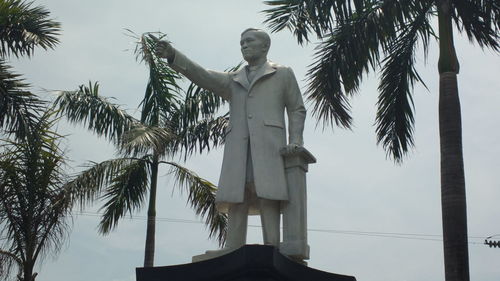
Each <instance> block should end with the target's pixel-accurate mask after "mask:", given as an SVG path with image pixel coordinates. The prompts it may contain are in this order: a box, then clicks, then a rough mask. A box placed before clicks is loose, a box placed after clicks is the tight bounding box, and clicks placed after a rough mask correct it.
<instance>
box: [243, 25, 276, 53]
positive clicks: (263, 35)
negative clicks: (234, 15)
mask: <svg viewBox="0 0 500 281" xmlns="http://www.w3.org/2000/svg"><path fill="white" fill-rule="evenodd" d="M249 31H252V32H255V35H257V37H258V38H259V39H261V40H262V41H263V42H264V44H266V45H267V48H268V49H269V47H271V37H269V34H267V32H265V31H264V30H262V29H258V28H252V27H251V28H247V29H245V30H243V32H242V33H241V36H243V34H245V33H247V32H249Z"/></svg>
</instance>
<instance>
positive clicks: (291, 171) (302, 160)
mask: <svg viewBox="0 0 500 281" xmlns="http://www.w3.org/2000/svg"><path fill="white" fill-rule="evenodd" d="M282 155H283V159H284V161H285V171H286V180H287V184H288V196H289V200H288V202H284V203H283V204H282V206H281V208H282V213H283V242H282V243H281V244H280V252H281V253H283V254H284V255H287V256H289V257H291V258H292V259H295V260H298V261H303V260H306V259H309V245H308V244H307V194H306V173H307V171H308V166H309V164H311V163H316V158H315V157H314V156H313V155H312V154H311V153H310V152H309V151H308V150H307V149H305V148H303V147H300V148H298V149H297V150H296V151H294V152H292V153H289V154H285V153H284V151H282Z"/></svg>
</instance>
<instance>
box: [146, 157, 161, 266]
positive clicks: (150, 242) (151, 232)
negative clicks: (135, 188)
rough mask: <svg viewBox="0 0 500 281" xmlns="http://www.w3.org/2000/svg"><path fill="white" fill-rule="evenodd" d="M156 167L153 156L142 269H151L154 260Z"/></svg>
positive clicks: (156, 158)
mask: <svg viewBox="0 0 500 281" xmlns="http://www.w3.org/2000/svg"><path fill="white" fill-rule="evenodd" d="M158 165H159V164H158V155H156V154H155V155H154V156H153V163H152V167H151V188H150V190H149V207H148V222H147V226H146V246H145V249H144V267H153V266H154V259H155V229H156V188H157V182H158Z"/></svg>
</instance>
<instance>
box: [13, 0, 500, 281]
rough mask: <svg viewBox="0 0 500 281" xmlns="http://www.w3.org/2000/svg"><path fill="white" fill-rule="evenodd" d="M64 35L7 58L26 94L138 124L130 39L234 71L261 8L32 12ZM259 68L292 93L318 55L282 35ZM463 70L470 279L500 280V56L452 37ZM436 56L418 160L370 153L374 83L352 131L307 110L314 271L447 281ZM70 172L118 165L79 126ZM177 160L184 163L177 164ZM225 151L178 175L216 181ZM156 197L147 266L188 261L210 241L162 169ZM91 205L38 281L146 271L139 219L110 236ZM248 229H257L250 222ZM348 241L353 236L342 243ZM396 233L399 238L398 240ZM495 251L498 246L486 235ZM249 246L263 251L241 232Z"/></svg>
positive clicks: (239, 4)
mask: <svg viewBox="0 0 500 281" xmlns="http://www.w3.org/2000/svg"><path fill="white" fill-rule="evenodd" d="M36 4H39V5H43V6H45V7H46V8H47V9H49V10H50V11H51V14H52V17H53V18H55V19H56V20H58V21H60V22H61V24H62V29H63V31H62V34H61V36H60V37H59V38H60V40H61V43H60V44H59V45H58V47H57V48H56V49H55V50H52V51H48V52H44V51H43V50H37V51H36V52H35V56H34V57H33V58H32V59H26V58H22V59H19V60H16V59H12V61H11V64H12V65H13V66H14V67H15V71H17V72H18V73H23V74H24V77H25V78H26V79H27V81H28V82H30V83H31V84H32V86H33V91H34V92H36V93H38V94H40V95H43V96H50V94H47V92H46V91H47V90H48V91H55V90H75V89H77V87H78V85H80V84H86V83H88V81H89V80H91V81H98V82H99V83H100V94H101V95H103V96H106V97H114V98H115V99H116V100H115V102H116V103H118V104H120V105H122V106H123V107H124V108H126V109H129V110H130V111H129V112H130V113H132V114H134V115H135V116H137V106H138V104H139V102H140V100H141V99H142V97H143V95H144V90H145V85H146V82H147V69H146V67H145V65H143V64H139V63H138V62H136V60H135V57H134V55H133V49H134V46H135V45H134V44H135V40H134V39H133V38H131V37H129V36H127V35H126V34H127V32H126V31H125V29H130V30H132V31H134V32H135V33H137V34H141V33H143V32H150V31H162V32H164V33H167V34H168V36H169V39H170V40H171V41H172V42H173V44H174V46H175V47H176V48H178V49H179V50H181V51H182V52H183V53H184V54H186V55H187V56H188V57H190V58H191V59H193V60H194V61H196V62H198V63H199V64H201V65H202V66H205V67H207V68H210V69H214V70H224V69H226V68H228V67H230V66H233V65H235V64H237V63H238V62H239V61H240V60H241V54H240V51H239V37H240V33H241V31H243V30H244V29H246V28H248V27H257V28H263V29H265V26H264V25H263V24H262V22H263V20H264V15H263V14H262V13H259V12H260V11H261V10H263V9H265V8H266V6H265V5H264V4H262V2H261V1H248V0H217V1H200V0H198V1H194V0H183V1H170V0H169V1H165V0H164V1H150V0H147V1H146V0H145V1H123V0H122V1H118V0H108V1H95V0H87V1H68V0H66V1H62V0H52V1H50V0H45V1H36ZM271 39H272V46H271V50H270V52H269V55H268V57H269V59H270V60H272V61H274V62H278V63H280V64H283V65H288V66H291V67H292V68H293V69H294V71H295V74H296V76H297V79H298V80H299V84H300V85H301V87H302V89H305V86H306V83H305V81H304V78H305V73H306V71H307V66H308V65H309V64H310V63H311V62H312V57H313V52H314V46H315V45H314V44H310V45H308V46H304V47H301V46H299V45H297V44H296V41H295V40H294V38H293V37H292V35H291V33H289V32H288V31H283V32H280V33H277V34H271ZM456 47H457V53H458V56H459V60H460V66H461V68H460V70H461V72H460V75H459V77H458V79H459V91H460V96H461V104H462V117H463V120H462V125H463V147H464V159H465V172H466V189H467V208H468V224H469V226H468V228H469V236H470V239H469V241H470V244H469V257H470V274H471V280H484V281H488V280H491V281H493V280H499V278H500V267H499V266H498V265H499V264H500V249H498V248H497V249H495V248H488V247H487V246H485V245H482V242H483V241H484V238H485V237H487V236H490V235H495V234H500V224H499V223H498V219H499V218H500V204H499V198H500V180H499V172H500V162H499V161H498V158H499V156H500V146H499V144H500V130H499V129H498V128H499V123H500V110H499V108H500V95H499V93H498V89H499V87H500V82H499V77H500V76H499V74H500V59H499V55H498V54H495V53H494V52H492V51H490V50H481V49H480V48H479V47H478V46H477V45H476V46H474V45H470V44H469V42H468V40H467V39H466V38H464V37H461V36H457V37H456ZM436 62H437V48H436V43H435V42H432V43H431V47H430V52H429V56H428V58H427V60H425V59H424V56H423V53H422V51H421V50H419V51H418V56H417V64H418V69H419V70H420V74H421V76H422V77H423V79H424V80H425V82H426V83H427V86H428V90H426V89H425V88H424V87H422V86H420V85H418V86H416V87H415V91H414V102H415V108H416V114H415V119H416V127H415V143H416V147H415V149H414V150H413V151H412V152H411V153H410V154H409V156H408V157H407V159H406V160H405V161H404V163H403V164H401V165H396V164H394V163H393V162H392V161H391V160H389V159H387V157H386V154H385V152H384V150H383V149H382V147H380V146H377V145H376V136H375V133H374V132H375V127H374V120H375V104H376V100H377V96H378V93H377V78H378V75H370V76H367V77H365V79H364V81H363V85H362V87H361V89H360V91H359V94H358V95H357V96H356V97H355V98H354V99H353V102H352V110H353V117H354V127H353V130H352V131H346V130H342V129H339V128H333V129H332V128H330V127H327V128H325V129H323V128H322V126H318V127H316V120H315V118H314V117H313V116H312V115H311V114H310V113H311V110H310V111H309V112H308V113H309V114H308V117H307V118H308V119H307V122H306V129H305V137H304V138H305V146H306V148H308V149H309V150H310V151H311V152H312V153H313V154H314V155H315V156H316V157H317V159H318V162H317V164H314V165H311V166H310V171H309V173H308V207H309V208H308V221H309V226H308V227H309V229H310V230H309V232H308V235H309V245H310V247H311V259H310V261H309V265H310V266H311V267H313V268H316V269H320V270H324V271H329V272H335V273H339V274H347V275H353V276H355V277H356V278H357V280H358V281H382V280H383V281H392V280H394V281H396V280H397V281H400V280H407V281H417V280H443V279H444V269H443V250H442V242H441V236H440V234H441V207H440V179H439V138H438V136H439V133H438V116H437V107H438V95H437V94H438V72H437V66H436ZM59 130H60V133H62V134H66V135H68V141H67V150H68V156H69V158H70V159H71V160H72V162H71V166H72V167H73V169H74V172H76V171H78V170H80V169H81V168H80V167H81V165H83V164H84V163H85V162H86V161H89V160H90V161H102V160H106V159H109V158H112V157H114V149H113V147H112V146H111V145H109V144H108V143H107V142H106V141H105V140H103V139H99V138H97V137H96V136H94V135H92V134H91V133H88V132H87V131H86V130H85V129H84V128H83V127H81V126H74V125H68V124H64V123H63V124H61V125H60V127H59ZM177 160H179V161H180V159H177ZM221 162H222V149H218V150H215V151H212V152H210V153H209V154H203V155H197V156H194V157H191V158H190V159H189V160H188V161H187V162H186V163H184V164H185V166H187V167H189V168H191V169H192V170H194V171H196V172H197V173H198V174H199V175H200V176H203V177H205V178H207V179H209V180H211V181H212V182H214V183H217V180H218V176H219V170H220V166H221ZM161 175H162V178H161V179H160V182H159V184H160V186H159V188H160V191H159V193H158V208H157V216H158V218H159V220H158V223H157V229H156V230H157V232H156V237H157V240H156V261H155V265H158V266H160V265H175V264H182V263H188V262H190V260H191V257H192V256H193V255H198V254H201V253H203V252H204V251H205V250H207V249H215V248H216V247H217V244H216V243H215V242H214V241H211V240H208V239H207V237H208V231H207V230H206V228H205V226H204V225H203V224H201V223H197V221H199V219H197V218H196V217H195V215H194V212H193V211H192V210H191V209H190V208H189V207H188V206H187V205H186V196H185V194H181V193H179V192H178V191H177V190H176V191H172V190H173V189H172V181H170V180H169V177H168V173H167V171H166V170H165V171H162V172H161ZM98 209H99V204H96V205H94V206H92V207H90V208H88V209H86V210H85V212H86V213H84V214H81V215H77V216H75V217H74V224H73V229H72V232H71V234H70V236H69V239H68V240H67V242H66V244H65V246H64V247H63V249H62V251H61V252H60V254H59V255H58V256H56V257H49V258H47V259H45V261H44V262H43V264H42V267H39V269H38V270H39V277H38V278H37V281H49V280H50V281H65V280H72V281H84V280H85V281H86V280H93V281H130V280H135V271H134V270H135V267H139V266H141V265H142V263H143V251H144V239H145V228H146V221H145V219H144V216H145V212H144V210H143V211H142V212H140V213H137V214H135V215H134V217H133V218H131V219H124V220H123V221H121V222H120V224H119V226H118V228H117V229H116V230H115V231H114V232H112V233H111V234H110V235H108V236H101V235H99V234H98V232H97V224H98V221H99V218H98V217H97V212H98ZM250 224H251V225H259V219H258V218H257V217H252V218H251V220H250ZM346 231H347V232H349V233H346ZM401 234H403V235H401ZM496 239H497V240H500V236H497V237H496ZM248 243H250V244H251V243H262V238H261V231H260V228H258V227H254V226H252V227H250V228H249V231H248Z"/></svg>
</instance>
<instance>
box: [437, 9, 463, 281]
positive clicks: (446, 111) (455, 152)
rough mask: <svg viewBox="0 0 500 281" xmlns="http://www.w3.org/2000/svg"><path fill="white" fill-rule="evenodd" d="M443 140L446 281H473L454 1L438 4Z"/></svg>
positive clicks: (440, 118)
mask: <svg viewBox="0 0 500 281" xmlns="http://www.w3.org/2000/svg"><path fill="white" fill-rule="evenodd" d="M437 3H438V18H439V50H440V56H439V63H438V69H439V76H440V77H439V136H440V142H441V208H442V220H443V246H444V265H445V280H446V281H469V253H468V239H467V208H466V199H465V198H466V197H465V173H464V163H463V162H464V161H463V153H462V121H461V113H460V99H459V96H458V86H457V74H458V71H459V64H458V59H457V56H456V53H455V47H454V43H453V28H452V19H451V5H450V0H438V1H437Z"/></svg>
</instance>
